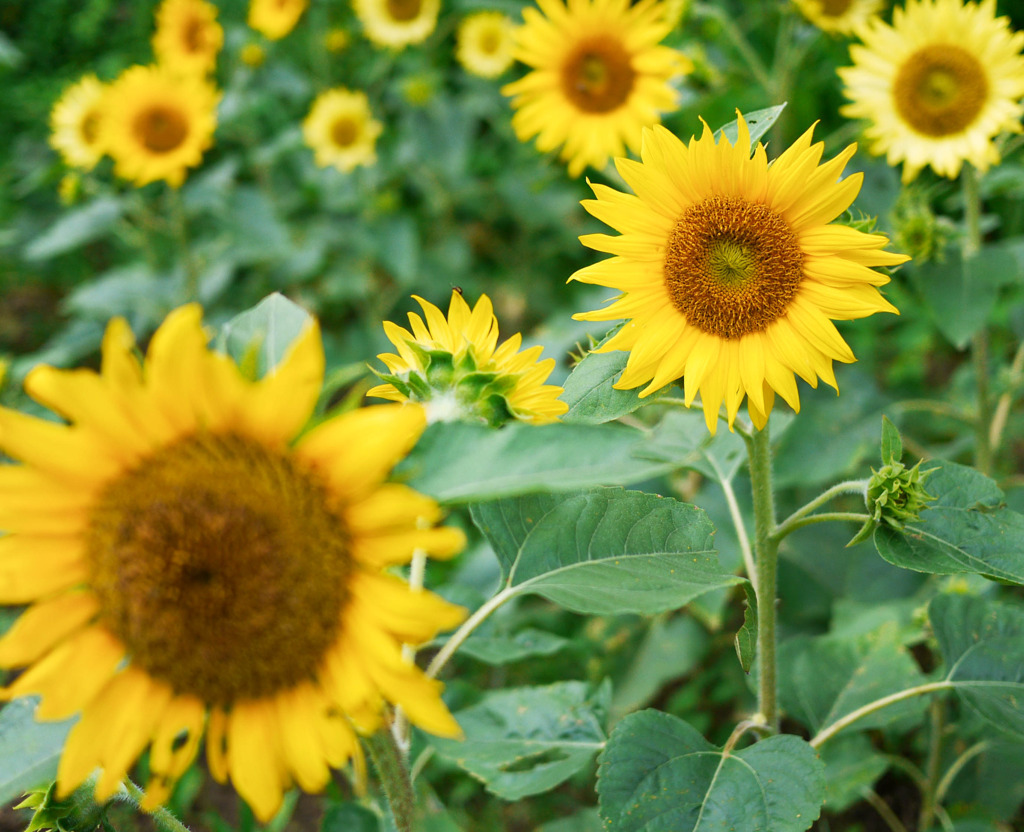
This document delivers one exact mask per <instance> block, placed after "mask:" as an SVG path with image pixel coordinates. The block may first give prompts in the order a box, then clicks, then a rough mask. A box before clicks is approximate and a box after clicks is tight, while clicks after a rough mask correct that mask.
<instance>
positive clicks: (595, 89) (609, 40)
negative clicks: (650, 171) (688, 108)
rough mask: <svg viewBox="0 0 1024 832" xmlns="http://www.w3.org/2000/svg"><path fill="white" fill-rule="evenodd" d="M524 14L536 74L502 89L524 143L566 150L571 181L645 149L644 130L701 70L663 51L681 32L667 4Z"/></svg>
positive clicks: (527, 53) (520, 53)
mask: <svg viewBox="0 0 1024 832" xmlns="http://www.w3.org/2000/svg"><path fill="white" fill-rule="evenodd" d="M538 3H539V5H540V11H537V10H536V9H524V10H523V19H524V21H525V25H523V26H520V27H518V28H517V30H516V49H515V57H516V58H518V59H519V60H520V61H522V62H523V63H525V64H527V65H528V66H531V67H533V72H530V73H528V74H527V75H526V76H525V77H523V78H521V79H520V80H518V81H514V82H513V83H511V84H507V85H505V87H503V88H502V93H503V94H504V95H509V96H513V99H512V107H513V108H514V109H515V111H516V112H515V115H514V116H513V117H512V127H513V128H514V129H515V132H516V136H517V137H518V138H519V140H520V141H523V142H525V141H529V140H530V139H531V138H533V137H534V136H536V137H537V149H538V150H540V151H541V152H543V153H546V152H548V151H550V150H554V149H555V148H557V147H559V146H561V148H562V150H561V153H560V158H561V159H562V160H563V161H566V162H568V164H569V175H570V176H579V175H580V174H581V173H582V172H583V168H585V167H586V166H587V165H591V166H592V167H596V168H600V167H603V166H604V165H605V164H606V163H607V162H608V160H609V158H610V157H612V156H621V155H624V154H625V152H626V148H629V149H630V150H632V151H634V152H636V151H637V150H639V148H640V132H641V129H642V128H643V127H644V126H649V125H652V124H657V123H658V122H659V121H660V113H662V112H665V111H667V110H672V109H674V108H675V107H676V102H677V94H676V91H675V90H674V89H673V87H672V83H671V82H672V80H673V79H674V78H675V77H676V76H678V75H680V74H682V73H685V72H689V71H690V69H691V68H692V65H691V64H690V62H689V60H688V59H687V58H685V57H684V56H683V55H682V54H680V53H679V52H677V51H676V50H674V49H670V48H669V47H667V46H660V45H659V43H660V42H661V40H662V38H664V37H665V36H666V35H667V34H668V33H669V31H670V30H671V26H670V25H669V23H668V21H667V20H666V17H665V14H666V7H665V4H664V3H661V2H659V0H640V2H639V3H637V4H636V5H631V4H630V2H629V0H570V2H569V5H568V6H566V5H565V4H564V3H563V2H562V0H538Z"/></svg>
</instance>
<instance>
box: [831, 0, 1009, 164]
mask: <svg viewBox="0 0 1024 832" xmlns="http://www.w3.org/2000/svg"><path fill="white" fill-rule="evenodd" d="M859 34H860V37H861V39H862V40H863V44H854V45H852V46H851V47H850V58H851V59H852V60H853V66H850V67H844V68H842V69H840V70H839V75H840V77H841V78H842V79H843V83H844V85H845V89H844V93H845V94H846V97H847V98H849V99H850V101H851V103H849V104H847V105H846V106H844V107H843V108H842V109H841V110H840V112H842V113H843V115H845V116H848V117H850V118H866V119H868V120H869V121H870V122H871V123H870V124H869V125H868V127H867V128H866V130H865V135H866V136H867V138H868V139H869V140H870V141H871V146H870V149H871V152H872V153H875V154H878V155H883V154H884V155H885V156H886V160H887V161H888V163H889V164H890V165H897V164H900V163H901V162H902V163H903V181H904V182H910V181H911V180H912V179H914V178H915V177H916V176H917V174H918V173H919V172H920V171H921V169H922V168H924V167H925V166H926V165H930V166H931V168H932V170H934V171H935V172H936V173H937V174H939V175H940V176H945V177H948V178H950V179H954V178H956V177H957V176H958V175H959V173H960V168H961V166H962V165H963V163H964V162H965V161H966V162H970V164H972V165H974V166H975V167H976V168H978V169H979V170H986V169H987V168H988V167H989V165H993V164H997V163H998V162H999V152H998V151H997V150H996V147H995V145H994V144H993V142H992V139H993V138H995V136H997V135H998V134H999V133H1001V132H1003V131H1004V130H1005V131H1009V132H1014V133H1019V132H1020V129H1021V126H1020V118H1021V114H1022V113H1024V107H1022V106H1021V104H1020V99H1021V97H1022V96H1024V57H1022V56H1021V54H1020V52H1021V48H1022V47H1024V33H1021V32H1013V31H1012V30H1011V29H1010V26H1009V21H1008V19H1007V18H1005V17H999V18H997V17H996V4H995V0H982V2H981V3H963V2H961V0H907V4H906V6H905V7H904V8H897V9H895V10H894V12H893V21H892V25H891V26H890V25H889V24H887V23H885V22H884V21H882V20H878V19H875V20H872V21H871V22H870V23H869V24H868V25H866V26H864V27H863V28H862V29H861V30H860V32H859Z"/></svg>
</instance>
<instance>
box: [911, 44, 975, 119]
mask: <svg viewBox="0 0 1024 832" xmlns="http://www.w3.org/2000/svg"><path fill="white" fill-rule="evenodd" d="M987 98H988V79H987V77H986V76H985V70H984V68H983V67H982V66H981V64H980V63H979V62H978V59H977V58H975V57H974V56H973V55H972V54H970V53H969V52H967V51H966V50H965V49H961V48H960V47H959V46H954V45H952V44H932V45H929V46H924V47H922V48H921V49H919V50H917V51H916V52H915V53H914V54H913V55H911V56H910V57H909V58H907V60H906V61H905V62H904V63H903V66H902V67H900V70H899V73H898V74H897V76H896V81H895V83H894V84H893V99H894V100H895V102H896V109H897V110H898V111H899V114H900V115H901V116H902V117H903V120H904V121H906V122H907V123H908V124H909V125H910V126H911V127H913V128H914V129H915V130H916V131H917V132H919V133H922V134H924V135H926V136H949V135H952V134H955V133H959V132H961V131H962V130H963V129H964V128H966V127H968V126H969V125H970V124H971V123H972V122H973V121H974V120H975V118H977V116H978V113H980V112H981V109H982V107H984V105H985V101H986V99H987Z"/></svg>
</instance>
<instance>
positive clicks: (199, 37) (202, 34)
mask: <svg viewBox="0 0 1024 832" xmlns="http://www.w3.org/2000/svg"><path fill="white" fill-rule="evenodd" d="M181 40H182V43H183V44H184V46H185V51H186V52H189V53H192V54H196V53H199V52H205V51H206V26H205V25H203V21H202V20H200V19H199V18H198V17H190V18H189V19H188V21H187V22H186V23H185V25H184V27H183V28H182V33H181Z"/></svg>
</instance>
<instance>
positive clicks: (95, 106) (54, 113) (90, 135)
mask: <svg viewBox="0 0 1024 832" xmlns="http://www.w3.org/2000/svg"><path fill="white" fill-rule="evenodd" d="M105 91H106V87H105V86H104V85H103V84H101V83H100V80H99V79H98V78H97V77H96V76H95V75H86V76H84V77H83V78H82V79H81V80H79V81H78V82H77V83H75V84H73V85H72V86H70V87H68V88H67V89H66V90H65V91H64V93H63V94H62V95H61V97H60V98H59V99H58V100H57V103H56V104H54V105H53V110H51V111H50V130H51V133H50V145H51V146H52V147H53V149H54V150H56V151H58V152H59V153H60V155H61V156H63V157H64V162H65V163H66V164H67V165H70V166H71V167H73V168H82V169H83V170H92V169H93V168H94V167H95V166H96V163H97V162H98V161H99V160H100V159H102V158H103V146H102V144H101V143H100V119H101V118H102V113H103V108H102V101H103V95H104V92H105Z"/></svg>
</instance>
